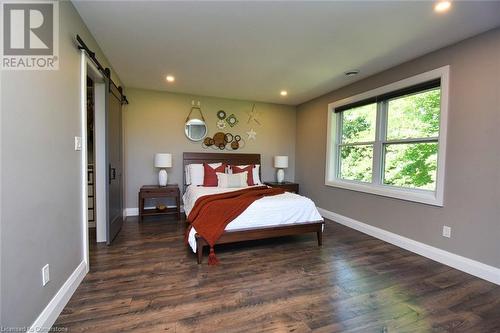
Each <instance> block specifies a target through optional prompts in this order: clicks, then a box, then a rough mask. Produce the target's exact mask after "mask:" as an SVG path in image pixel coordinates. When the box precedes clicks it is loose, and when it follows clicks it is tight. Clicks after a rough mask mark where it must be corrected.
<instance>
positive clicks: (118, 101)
mask: <svg viewBox="0 0 500 333" xmlns="http://www.w3.org/2000/svg"><path fill="white" fill-rule="evenodd" d="M106 81H107V83H106V85H107V89H106V91H107V98H106V159H107V166H108V169H107V176H108V177H107V179H108V185H107V205H108V214H107V215H108V219H107V224H106V241H107V244H108V245H110V244H111V243H112V242H113V240H114V239H115V237H116V235H117V234H118V233H119V232H120V229H121V227H122V225H123V179H122V163H123V159H122V97H121V96H122V94H121V92H120V91H119V90H118V88H117V87H116V86H115V85H114V84H113V83H112V82H110V81H109V80H106Z"/></svg>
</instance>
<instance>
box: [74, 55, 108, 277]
mask: <svg viewBox="0 0 500 333" xmlns="http://www.w3.org/2000/svg"><path fill="white" fill-rule="evenodd" d="M80 52H81V54H80V123H81V128H80V132H81V134H80V135H81V159H80V161H81V164H80V168H81V177H80V184H81V189H82V193H81V204H82V205H81V206H82V211H81V220H82V228H83V233H82V247H83V249H82V250H83V261H84V262H85V266H86V272H87V273H88V271H89V269H90V261H89V223H88V191H87V187H88V184H87V177H88V176H87V168H88V165H87V163H88V160H87V154H88V152H87V130H88V129H87V76H89V77H90V78H91V79H92V81H94V87H95V90H94V99H95V103H94V121H95V124H94V127H95V132H94V136H95V141H94V146H95V166H94V172H95V187H94V193H95V196H96V204H95V208H96V210H95V211H96V213H97V214H95V216H94V218H95V222H96V232H97V233H98V235H97V241H98V242H100V241H106V238H105V237H106V234H105V232H104V235H102V233H100V232H98V231H99V227H102V226H103V225H104V226H105V223H106V221H105V218H102V216H104V217H105V216H106V215H105V214H106V202H105V198H106V196H105V192H103V191H102V187H103V186H104V184H105V179H106V164H105V160H103V159H102V157H101V156H100V155H102V153H101V150H102V149H104V148H103V146H102V140H103V139H104V140H105V133H106V126H105V124H103V123H102V122H103V121H104V120H105V115H104V112H105V105H104V102H105V100H104V96H105V89H106V84H105V82H104V76H103V75H102V73H101V72H100V71H99V70H98V69H97V67H96V66H95V65H94V63H93V62H92V60H91V59H90V58H89V57H88V56H87V52H86V51H85V50H81V51H80ZM101 113H102V114H101ZM103 134H104V135H103ZM98 138H99V140H98ZM104 144H105V141H104ZM103 172H104V175H103ZM104 191H105V189H104ZM103 199H104V202H103ZM102 237H104V239H102Z"/></svg>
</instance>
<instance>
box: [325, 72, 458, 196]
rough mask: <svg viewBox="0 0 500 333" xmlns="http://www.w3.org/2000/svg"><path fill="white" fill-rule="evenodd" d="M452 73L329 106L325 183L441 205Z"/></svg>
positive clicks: (417, 78) (430, 75) (406, 82)
mask: <svg viewBox="0 0 500 333" xmlns="http://www.w3.org/2000/svg"><path fill="white" fill-rule="evenodd" d="M448 72H449V69H448V67H443V68H439V69H436V70H433V71H430V72H427V73H424V74H421V75H417V76H414V77H412V78H409V79H405V80H402V81H399V82H396V83H394V84H390V85H388V86H384V87H381V88H378V89H375V90H372V91H369V92H366V93H363V94H360V95H357V96H353V97H350V98H347V99H345V100H342V101H339V102H336V103H332V104H330V105H329V109H328V114H329V126H328V149H327V173H326V185H330V186H336V187H341V188H347V189H351V190H357V191H363V192H368V193H373V194H378V195H384V196H390V197H395V198H399V199H405V200H411V201H416V202H422V203H427V204H432V205H437V206H442V205H443V181H444V157H445V149H446V145H445V140H446V118H447V117H446V116H447V96H448V87H447V86H448Z"/></svg>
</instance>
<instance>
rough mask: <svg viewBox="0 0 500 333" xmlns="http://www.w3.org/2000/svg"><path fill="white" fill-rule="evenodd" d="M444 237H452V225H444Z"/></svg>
mask: <svg viewBox="0 0 500 333" xmlns="http://www.w3.org/2000/svg"><path fill="white" fill-rule="evenodd" d="M443 237H447V238H451V227H448V226H447V225H443Z"/></svg>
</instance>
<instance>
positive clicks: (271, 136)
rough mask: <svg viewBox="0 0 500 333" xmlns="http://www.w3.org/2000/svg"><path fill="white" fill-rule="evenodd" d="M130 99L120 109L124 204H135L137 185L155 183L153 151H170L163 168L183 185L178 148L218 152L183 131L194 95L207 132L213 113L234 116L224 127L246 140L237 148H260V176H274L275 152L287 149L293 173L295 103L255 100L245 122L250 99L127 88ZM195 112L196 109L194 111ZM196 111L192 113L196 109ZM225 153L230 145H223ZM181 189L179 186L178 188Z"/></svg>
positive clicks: (290, 173)
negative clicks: (252, 116)
mask: <svg viewBox="0 0 500 333" xmlns="http://www.w3.org/2000/svg"><path fill="white" fill-rule="evenodd" d="M127 97H128V99H129V101H130V105H128V106H127V108H126V110H125V111H124V113H123V126H124V140H125V179H126V190H125V192H126V201H125V202H126V205H125V207H127V208H136V207H137V193H138V191H139V188H140V187H141V185H145V184H157V183H158V170H157V169H155V168H154V166H153V156H154V154H155V153H157V152H166V153H172V154H173V156H172V158H173V162H172V163H173V167H172V168H169V169H168V170H167V172H168V175H169V180H168V182H169V183H170V184H172V183H177V184H179V185H181V186H182V153H183V152H218V151H217V150H213V149H204V148H202V146H201V143H200V142H192V141H190V140H188V139H187V138H186V136H185V135H184V122H185V120H186V116H187V115H188V113H189V110H190V108H191V101H192V100H193V99H194V100H199V101H200V102H201V107H202V110H203V114H204V116H205V119H206V120H207V124H208V128H209V132H208V134H209V136H211V135H213V134H214V133H216V132H218V131H219V130H218V129H217V127H216V121H217V117H216V113H217V111H218V110H221V109H222V110H224V111H226V114H227V115H230V114H231V113H234V114H235V115H236V116H237V118H238V119H239V123H238V125H237V126H235V127H233V128H231V127H229V126H227V127H226V128H225V129H224V131H225V132H230V133H233V134H235V135H236V134H239V135H241V137H242V138H244V139H245V140H246V146H245V147H244V148H243V149H240V150H237V151H236V152H239V153H260V154H261V155H262V156H261V158H262V168H263V170H262V180H263V181H265V180H274V179H275V169H274V168H273V156H274V155H288V156H289V167H288V169H287V170H286V171H285V178H286V179H287V180H293V179H294V176H295V165H294V159H295V156H294V152H295V130H296V124H295V119H296V116H295V107H293V106H286V105H279V104H267V103H256V108H257V110H258V111H259V112H260V117H259V121H260V122H261V125H257V124H255V123H253V124H248V114H247V112H250V111H251V110H252V104H253V103H254V102H250V101H241V100H231V99H224V98H216V97H200V96H198V97H197V96H192V95H185V94H175V93H168V92H160V91H151V90H141V89H131V88H130V89H127ZM193 115H195V113H193ZM196 115H197V114H196ZM251 128H253V129H254V130H255V132H257V139H256V140H255V141H253V140H248V139H247V134H246V132H247V131H249V130H250V129H251ZM224 152H227V153H230V151H224ZM181 189H182V188H181Z"/></svg>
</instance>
